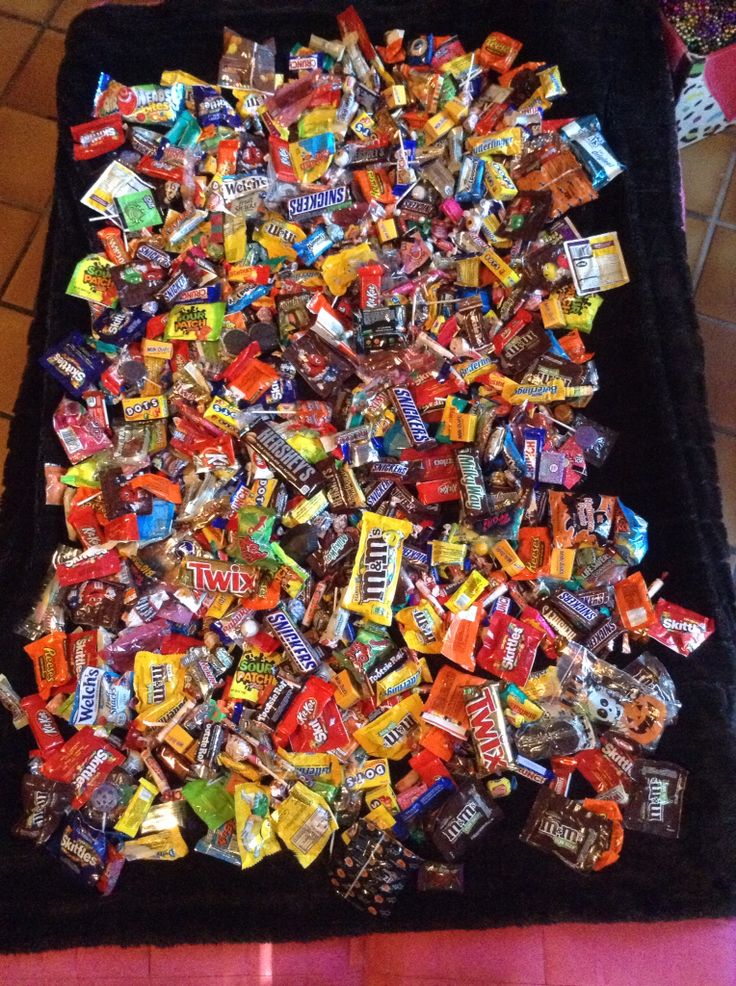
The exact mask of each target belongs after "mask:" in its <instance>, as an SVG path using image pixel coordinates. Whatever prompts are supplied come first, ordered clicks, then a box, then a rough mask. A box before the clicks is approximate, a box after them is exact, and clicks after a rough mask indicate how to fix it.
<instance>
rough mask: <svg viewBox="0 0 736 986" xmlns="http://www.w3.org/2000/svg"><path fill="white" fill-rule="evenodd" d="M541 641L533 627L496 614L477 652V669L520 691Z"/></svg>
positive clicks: (539, 631)
mask: <svg viewBox="0 0 736 986" xmlns="http://www.w3.org/2000/svg"><path fill="white" fill-rule="evenodd" d="M543 637H544V633H543V632H542V631H541V630H539V629H538V628H537V627H534V626H532V625H531V624H529V623H523V622H522V621H521V620H516V619H514V617H513V616H509V615H508V614H507V613H501V612H498V611H496V612H495V613H494V614H493V616H492V617H491V622H490V625H489V627H488V631H487V636H486V639H485V641H484V643H483V646H482V647H481V648H480V650H479V651H478V657H477V662H478V667H481V668H483V670H484V671H490V673H491V674H495V675H497V676H498V677H499V678H503V679H504V680H506V681H510V682H512V683H513V684H514V685H519V687H520V688H523V687H524V685H525V684H526V682H527V679H528V678H529V675H530V674H531V670H532V664H533V663H534V656H535V654H536V653H537V647H539V645H540V643H541V642H542V639H543Z"/></svg>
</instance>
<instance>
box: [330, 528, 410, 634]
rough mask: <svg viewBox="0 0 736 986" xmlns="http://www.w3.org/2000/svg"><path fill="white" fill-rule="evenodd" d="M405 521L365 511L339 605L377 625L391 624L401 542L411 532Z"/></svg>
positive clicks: (397, 580)
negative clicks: (349, 573) (353, 561)
mask: <svg viewBox="0 0 736 986" xmlns="http://www.w3.org/2000/svg"><path fill="white" fill-rule="evenodd" d="M411 532H412V525H411V524H410V523H409V521H405V520H396V519H394V518H392V517H383V516H382V515H381V514H374V513H371V512H370V511H366V512H365V513H364V514H363V517H362V520H361V525H360V543H359V545H358V553H357V555H356V558H355V563H354V565H353V571H352V574H351V576H350V581H349V583H348V588H347V590H346V592H345V596H344V597H343V602H342V605H343V606H344V607H345V609H349V610H350V611H351V612H353V613H359V614H360V615H361V616H363V617H365V618H366V619H368V620H372V621H373V622H374V623H379V624H380V625H381V626H391V621H392V618H393V614H392V611H391V604H392V603H393V599H394V595H395V594H396V587H397V585H398V582H399V569H400V566H401V553H402V546H403V543H404V541H405V540H406V538H408V537H409V536H410V535H411Z"/></svg>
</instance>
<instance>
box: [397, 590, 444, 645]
mask: <svg viewBox="0 0 736 986" xmlns="http://www.w3.org/2000/svg"><path fill="white" fill-rule="evenodd" d="M396 622H397V623H398V624H399V626H400V627H401V632H402V634H403V635H404V640H405V641H406V645H407V647H410V648H411V649H412V650H415V651H418V653H420V654H439V652H440V651H441V650H442V638H443V637H444V629H443V626H444V624H443V623H442V618H441V617H440V615H439V613H438V612H437V610H436V609H435V608H434V606H432V605H431V604H430V603H428V602H427V600H426V599H423V600H422V601H421V602H419V603H417V605H416V606H407V607H406V608H405V609H400V610H399V612H398V613H397V614H396Z"/></svg>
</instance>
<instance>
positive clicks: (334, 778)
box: [277, 749, 345, 785]
mask: <svg viewBox="0 0 736 986" xmlns="http://www.w3.org/2000/svg"><path fill="white" fill-rule="evenodd" d="M277 752H278V754H279V756H280V757H282V758H283V759H284V760H286V762H287V763H290V764H291V766H292V767H294V768H295V769H296V770H297V771H298V772H299V773H300V774H301V775H302V776H303V777H305V778H311V779H312V780H315V781H322V782H323V783H324V784H334V785H339V784H342V781H343V777H344V773H345V772H344V770H343V766H342V764H341V763H340V761H339V760H338V759H337V757H336V756H333V754H331V753H290V752H289V751H288V750H282V749H279V750H277Z"/></svg>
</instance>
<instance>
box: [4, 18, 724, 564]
mask: <svg viewBox="0 0 736 986" xmlns="http://www.w3.org/2000/svg"><path fill="white" fill-rule="evenodd" d="M129 2H131V0H129ZM132 2H136V0H132ZM137 2H138V3H141V2H144V3H145V2H150V0H137ZM203 2H205V0H203ZM88 5H90V4H89V0H0V49H1V50H2V51H3V59H2V60H0V146H1V147H2V148H3V155H2V156H1V157H0V365H2V366H3V367H4V368H7V370H10V372H4V373H3V374H2V376H1V377H0V469H1V468H2V461H3V460H4V456H5V440H6V436H7V421H8V420H9V419H10V418H11V417H12V410H13V404H14V402H15V395H16V391H17V386H18V381H19V378H20V374H21V371H22V368H23V363H24V358H25V350H24V339H25V335H26V332H27V329H28V325H29V324H30V315H31V314H32V312H33V308H34V304H35V298H36V292H37V290H38V279H39V273H40V267H41V260H42V255H43V244H44V239H45V235H46V224H47V221H48V211H49V202H50V197H51V192H52V185H53V157H54V152H55V142H54V130H55V123H54V117H55V101H54V91H55V79H56V73H57V70H58V66H59V63H60V61H61V58H62V56H63V48H64V32H65V30H66V28H67V27H68V25H69V23H70V22H71V20H72V18H73V17H74V16H75V15H76V14H77V13H78V12H79V11H81V10H83V9H84V8H85V7H86V6H88ZM682 166H683V177H684V182H685V196H686V202H687V240H688V253H689V257H690V269H691V271H692V275H693V283H694V285H695V289H696V306H697V310H698V313H699V316H700V325H701V329H702V333H703V340H704V343H705V351H706V369H707V377H708V390H709V403H710V412H711V416H712V419H713V424H714V427H715V429H716V433H717V442H716V448H717V453H718V461H719V467H720V471H721V487H722V489H723V493H724V501H725V515H726V523H727V526H728V530H729V541H730V544H731V548H732V554H731V558H732V561H733V563H734V566H735V567H736V401H734V400H733V397H732V386H733V384H732V371H731V366H732V364H733V357H734V355H736V277H735V276H734V273H735V272H736V173H735V171H736V128H732V129H731V130H730V131H726V132H725V133H723V134H717V135H716V136H714V137H709V138H708V139H706V140H704V141H701V142H700V143H698V144H694V145H692V146H691V147H688V148H686V149H685V150H684V151H683V153H682ZM29 175H31V176H32V179H30V180H29Z"/></svg>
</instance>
